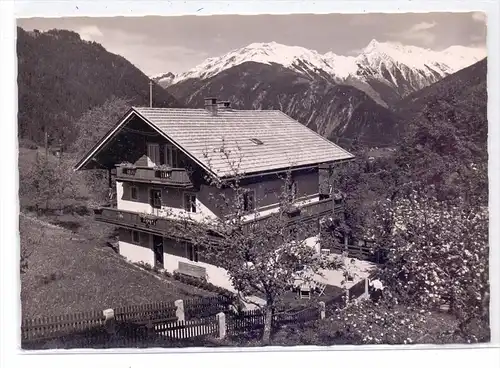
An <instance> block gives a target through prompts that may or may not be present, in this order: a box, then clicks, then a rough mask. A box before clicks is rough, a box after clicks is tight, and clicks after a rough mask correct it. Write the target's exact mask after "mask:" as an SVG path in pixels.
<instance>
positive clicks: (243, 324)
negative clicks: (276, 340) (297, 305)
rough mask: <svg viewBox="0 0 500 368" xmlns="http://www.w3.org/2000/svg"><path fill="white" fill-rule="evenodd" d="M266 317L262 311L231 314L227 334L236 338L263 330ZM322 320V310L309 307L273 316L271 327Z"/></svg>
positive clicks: (227, 324)
mask: <svg viewBox="0 0 500 368" xmlns="http://www.w3.org/2000/svg"><path fill="white" fill-rule="evenodd" d="M264 319H265V316H264V314H263V312H262V311H261V310H250V311H241V312H239V313H229V314H228V319H227V320H226V333H227V335H229V336H235V335H238V334H240V333H242V332H248V331H252V330H257V329H261V328H263V327H264ZM318 319H320V309H319V308H317V307H309V308H305V309H302V310H299V311H294V312H278V313H276V314H274V315H273V320H272V324H271V327H272V329H274V330H276V329H279V328H281V327H283V326H286V325H297V324H301V323H306V322H310V321H315V320H318Z"/></svg>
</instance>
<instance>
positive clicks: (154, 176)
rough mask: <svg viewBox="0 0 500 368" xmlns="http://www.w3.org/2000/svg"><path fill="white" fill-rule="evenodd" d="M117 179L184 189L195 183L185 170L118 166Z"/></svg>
mask: <svg viewBox="0 0 500 368" xmlns="http://www.w3.org/2000/svg"><path fill="white" fill-rule="evenodd" d="M116 179H117V180H122V181H134V182H139V183H141V182H142V183H158V184H164V185H172V186H178V187H183V188H188V187H192V186H193V182H192V181H191V178H190V177H189V174H188V173H187V171H186V169H184V168H168V169H161V170H160V169H158V168H156V169H155V168H153V167H148V166H131V167H126V166H118V167H117V168H116Z"/></svg>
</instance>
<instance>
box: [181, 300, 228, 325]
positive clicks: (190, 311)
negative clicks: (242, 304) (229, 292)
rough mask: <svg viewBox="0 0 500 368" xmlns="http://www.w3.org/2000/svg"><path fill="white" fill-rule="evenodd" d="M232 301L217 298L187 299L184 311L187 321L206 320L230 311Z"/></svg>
mask: <svg viewBox="0 0 500 368" xmlns="http://www.w3.org/2000/svg"><path fill="white" fill-rule="evenodd" d="M231 302H232V300H230V299H228V298H225V297H220V296H215V297H205V298H200V299H186V300H185V301H184V311H185V316H186V319H187V320H189V319H193V318H204V317H209V316H213V315H215V314H217V313H219V312H225V311H227V310H229V306H230V305H231Z"/></svg>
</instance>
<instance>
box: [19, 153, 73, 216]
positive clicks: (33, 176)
mask: <svg viewBox="0 0 500 368" xmlns="http://www.w3.org/2000/svg"><path fill="white" fill-rule="evenodd" d="M20 179H21V181H22V183H21V185H20V195H21V196H29V197H30V198H31V200H32V201H33V203H34V205H35V207H36V208H37V209H38V208H45V209H48V208H49V205H50V204H51V202H54V201H56V202H57V206H58V208H60V206H62V203H63V201H64V199H65V198H71V197H72V196H73V194H74V190H75V187H74V181H73V170H72V168H71V165H70V163H68V162H67V161H62V160H57V159H55V157H54V158H52V157H45V156H43V155H40V154H37V156H36V161H35V163H34V165H33V166H32V167H31V169H30V170H29V173H28V174H26V173H24V174H23V173H21V178H20Z"/></svg>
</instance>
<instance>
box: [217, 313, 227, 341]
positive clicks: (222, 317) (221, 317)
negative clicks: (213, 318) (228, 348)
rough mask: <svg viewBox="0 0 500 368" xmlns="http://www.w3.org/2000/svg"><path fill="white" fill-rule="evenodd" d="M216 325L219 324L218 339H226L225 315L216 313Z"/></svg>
mask: <svg viewBox="0 0 500 368" xmlns="http://www.w3.org/2000/svg"><path fill="white" fill-rule="evenodd" d="M217 323H218V324H219V336H218V338H219V339H224V338H225V337H226V315H225V314H224V312H220V313H217Z"/></svg>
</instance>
